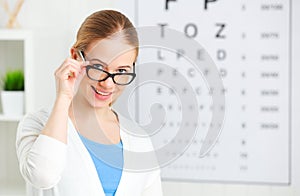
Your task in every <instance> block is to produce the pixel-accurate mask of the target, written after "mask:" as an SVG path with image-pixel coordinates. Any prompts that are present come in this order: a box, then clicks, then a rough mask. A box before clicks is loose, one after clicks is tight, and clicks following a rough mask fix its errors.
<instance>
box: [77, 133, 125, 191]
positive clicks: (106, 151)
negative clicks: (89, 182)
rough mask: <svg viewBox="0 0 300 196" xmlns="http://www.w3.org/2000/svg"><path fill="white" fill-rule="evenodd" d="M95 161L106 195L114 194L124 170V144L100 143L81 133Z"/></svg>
mask: <svg viewBox="0 0 300 196" xmlns="http://www.w3.org/2000/svg"><path fill="white" fill-rule="evenodd" d="M79 136H80V138H81V140H82V142H83V143H84V145H85V147H86V148H87V150H88V151H89V153H90V155H91V158H92V159H93V161H94V164H95V167H96V170H97V172H98V177H99V179H100V182H101V184H102V187H103V190H104V193H105V195H106V196H114V195H115V193H116V190H117V188H118V185H119V182H120V179H121V176H122V170H123V144H122V141H120V142H119V143H118V144H100V143H97V142H94V141H91V140H89V139H87V138H85V137H83V136H82V135H80V134H79Z"/></svg>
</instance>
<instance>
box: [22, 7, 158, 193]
mask: <svg viewBox="0 0 300 196" xmlns="http://www.w3.org/2000/svg"><path fill="white" fill-rule="evenodd" d="M70 52H71V56H70V57H69V58H67V59H65V61H64V62H63V63H62V65H61V66H59V67H58V68H57V70H56V72H55V79H56V100H55V103H54V106H53V108H52V109H51V110H40V111H38V112H36V113H32V114H28V115H26V116H25V117H24V119H23V120H22V121H21V122H20V124H19V127H18V133H17V142H16V144H17V156H18V159H19V162H20V170H21V173H22V175H23V177H24V179H25V180H26V182H27V183H28V186H27V187H28V191H27V192H28V195H39V196H46V195H47V196H58V195H64V196H81V195H85V196H86V195H90V196H95V195H98V196H104V195H105V196H113V195H116V196H124V195H130V196H152V195H155V196H160V195H162V190H161V179H160V170H159V169H157V170H151V171H149V170H147V171H139V172H136V171H135V172H131V171H130V170H129V169H128V168H129V167H128V164H130V163H132V162H134V163H135V164H136V162H141V163H142V162H143V161H144V160H136V159H135V160H134V161H132V160H131V158H132V157H131V156H129V155H130V153H128V152H130V151H133V149H144V148H145V149H148V150H149V149H153V146H152V144H151V141H150V139H147V141H146V142H145V138H143V142H141V138H134V137H132V136H130V135H128V132H126V131H125V130H124V129H125V128H124V127H128V126H127V125H128V124H131V123H130V122H129V121H126V120H125V119H124V120H122V118H119V117H120V116H119V115H118V113H117V112H116V111H113V110H112V109H111V104H112V103H114V101H115V100H116V99H117V98H118V97H119V96H120V95H121V93H122V92H123V90H124V88H125V87H126V85H129V84H130V83H131V82H132V81H133V80H134V78H135V76H136V73H135V61H136V59H137V55H138V36H137V32H136V30H135V29H134V27H133V25H132V24H131V22H130V21H129V20H128V18H127V17H126V16H124V15H123V14H122V13H120V12H117V11H113V10H103V11H99V12H95V13H93V14H92V15H90V16H89V17H88V18H87V19H86V20H85V21H84V22H83V24H82V25H81V27H80V29H79V31H78V34H77V41H76V43H75V44H74V45H73V47H72V48H71V50H70ZM133 129H135V128H134V127H133ZM150 159H151V158H150V157H149V160H147V161H151V160H150ZM152 161H155V157H154V158H153V160H152Z"/></svg>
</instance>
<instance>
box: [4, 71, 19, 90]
mask: <svg viewBox="0 0 300 196" xmlns="http://www.w3.org/2000/svg"><path fill="white" fill-rule="evenodd" d="M3 90H5V91H24V72H23V70H11V71H7V72H6V74H5V76H4V78H3Z"/></svg>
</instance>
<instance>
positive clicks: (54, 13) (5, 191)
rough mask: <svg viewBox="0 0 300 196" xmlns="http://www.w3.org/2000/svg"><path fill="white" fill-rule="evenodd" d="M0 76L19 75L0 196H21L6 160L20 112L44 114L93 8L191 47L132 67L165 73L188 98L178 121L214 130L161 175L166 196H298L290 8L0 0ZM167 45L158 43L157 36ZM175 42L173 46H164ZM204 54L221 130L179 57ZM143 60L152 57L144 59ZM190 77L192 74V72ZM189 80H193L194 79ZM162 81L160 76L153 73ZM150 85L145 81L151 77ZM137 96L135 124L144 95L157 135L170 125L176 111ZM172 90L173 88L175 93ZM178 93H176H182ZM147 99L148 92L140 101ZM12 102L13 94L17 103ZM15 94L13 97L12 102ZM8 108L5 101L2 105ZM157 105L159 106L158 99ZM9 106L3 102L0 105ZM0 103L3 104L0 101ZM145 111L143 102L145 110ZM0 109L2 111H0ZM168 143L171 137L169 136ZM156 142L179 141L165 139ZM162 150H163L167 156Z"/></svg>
mask: <svg viewBox="0 0 300 196" xmlns="http://www.w3.org/2000/svg"><path fill="white" fill-rule="evenodd" d="M0 3H1V4H0V77H1V79H2V82H1V83H0V84H1V91H2V92H3V91H6V90H7V89H5V86H4V82H3V78H4V77H5V75H6V74H7V72H8V71H10V70H15V69H20V70H23V71H24V86H25V88H24V89H23V90H22V89H21V91H23V92H24V93H23V95H20V96H21V100H23V102H24V106H17V102H16V101H13V105H15V107H19V108H24V110H23V111H20V113H19V114H16V113H9V112H8V113H5V112H4V110H6V108H4V107H3V105H4V98H3V96H1V99H0V101H1V103H2V104H0V105H1V106H0V195H1V196H2V195H3V196H13V195H14V196H16V195H20V196H21V195H25V183H24V182H23V180H22V178H21V176H20V174H19V171H18V163H17V161H16V155H15V133H16V127H17V124H18V121H19V120H20V119H21V118H22V116H23V114H24V113H28V112H31V111H35V110H37V109H39V108H41V107H50V106H51V105H52V103H53V101H54V99H55V81H54V71H55V69H56V68H57V67H58V66H60V64H61V63H62V62H63V60H64V59H65V58H66V57H68V56H69V55H70V48H71V47H72V45H73V43H74V42H75V38H76V32H77V30H78V28H79V27H80V25H81V23H82V22H83V20H84V19H85V18H86V17H87V16H88V15H90V14H91V13H93V12H95V11H97V10H102V9H115V10H118V11H121V12H122V13H124V14H125V15H126V16H128V18H129V19H130V20H131V21H132V22H133V23H134V25H135V26H136V27H143V26H156V27H159V28H161V30H162V31H164V29H165V28H172V29H175V30H177V31H179V32H181V33H182V35H183V36H185V37H186V38H187V39H193V40H195V41H197V42H198V43H199V48H198V49H195V48H193V49H191V48H189V47H185V46H183V45H182V46H178V47H177V46H176V47H177V48H175V50H174V51H173V52H171V53H170V52H167V51H164V50H161V49H158V48H155V47H154V48H152V51H151V52H149V51H147V50H144V49H142V51H141V56H140V57H139V62H140V63H142V62H143V61H145V59H148V60H149V59H150V60H151V61H153V62H159V63H164V64H168V65H170V64H171V65H172V66H174V69H175V70H177V71H178V72H179V73H181V74H182V76H184V77H186V78H187V81H188V82H189V86H191V87H192V88H193V90H194V91H195V96H196V97H197V101H198V102H197V103H198V105H196V106H195V105H193V106H191V107H190V109H191V110H193V109H196V110H197V111H199V118H200V119H199V120H197V121H195V122H187V123H186V124H185V126H195V127H197V129H198V130H206V131H207V130H208V128H209V127H210V126H220V129H221V128H222V132H221V135H220V137H219V138H218V139H217V140H216V144H215V146H214V148H213V149H212V150H211V151H210V152H209V153H208V154H206V156H205V157H199V154H198V152H199V151H200V148H201V145H202V144H203V138H204V135H205V131H203V133H202V134H199V135H198V136H197V138H195V140H194V141H193V143H192V144H191V145H190V147H189V149H188V150H187V151H186V152H185V153H184V154H183V155H182V156H181V157H180V158H179V159H178V160H176V161H175V162H173V163H171V164H169V165H167V166H165V167H164V168H162V179H163V184H162V185H163V191H164V195H166V196H182V195H192V196H199V195H203V196H205V195H214V196H229V195H230V196H254V195H255V196H299V195H300V153H299V149H300V132H299V129H300V121H299V120H298V117H297V116H299V115H300V110H299V107H300V102H299V101H298V100H300V92H299V91H298V88H297V84H299V82H300V79H299V77H298V74H300V67H299V66H298V64H299V62H300V55H299V51H300V36H299V35H300V23H299V22H298V21H297V19H298V18H300V13H299V11H298V10H299V9H300V2H299V1H296V0H277V1H267V0H253V1H246V0H236V1H233V0H228V1H222V0H186V1H180V0H152V1H138V0H126V1H120V0H101V1H91V0H90V1H87V0H86V1H83V0H81V1H78V0H72V1H71V0H52V1H48V2H47V1H38V0H25V1H22V0H0ZM165 39H168V35H167V34H166V35H165ZM171 41H175V42H176V40H171ZM202 50H205V51H206V52H207V53H208V54H209V56H210V58H211V59H212V61H213V62H214V64H213V66H216V67H217V69H218V70H219V73H218V74H220V78H221V79H222V81H223V84H224V89H223V94H224V96H225V99H226V104H225V105H224V107H220V108H218V110H224V108H226V109H225V110H226V112H225V121H224V122H223V124H219V125H216V124H215V125H211V124H210V123H209V122H210V115H211V112H212V110H213V109H212V108H213V103H211V100H210V97H211V95H212V94H213V93H214V92H213V89H211V88H209V87H207V84H206V83H205V78H206V77H208V75H209V73H210V72H211V70H210V69H209V67H208V69H207V70H205V71H204V73H198V72H197V70H196V69H195V65H193V64H192V63H191V62H188V61H186V60H185V59H184V58H181V56H184V55H185V54H187V53H189V55H192V56H193V55H194V56H195V58H196V59H201V58H202V55H201V54H202V53H201V51H202ZM151 55H152V56H151ZM195 70H196V71H195ZM194 72H195V73H194ZM161 73H162V74H164V72H163V69H162V70H158V71H157V76H159V74H161ZM154 77H155V76H154ZM149 89H151V90H153V93H151V91H145V90H144V91H143V89H141V90H140V92H143V93H140V94H139V95H138V97H137V99H139V102H138V104H136V108H135V110H134V111H135V112H136V113H135V115H138V117H137V118H138V119H139V120H141V121H143V119H146V118H147V117H146V116H147V115H146V113H145V112H144V111H148V110H149V109H150V108H149V107H142V105H143V106H145V105H146V106H147V105H149V104H151V103H152V102H153V100H151V96H150V95H153V96H152V97H154V98H153V99H155V97H156V98H157V100H156V101H159V100H160V101H161V102H160V104H161V105H162V106H163V107H164V108H165V110H166V114H168V112H169V114H170V115H167V116H168V118H169V119H167V122H166V125H165V126H164V129H165V130H170V131H172V130H174V129H175V127H176V126H177V124H178V118H177V116H176V115H174V114H177V112H180V111H181V110H180V109H177V108H178V107H177V106H178V103H176V100H175V99H171V98H170V97H171V96H170V94H168V92H167V91H168V89H163V88H161V87H159V86H151V87H149ZM177 90H178V89H177ZM179 90H182V91H180V92H177V93H184V92H185V90H186V89H185V88H184V87H183V88H182V89H179ZM147 92H148V93H149V94H147ZM17 96H19V95H13V97H17ZM22 96H23V97H22ZM9 100H11V99H9ZM162 100H163V101H162ZM8 102H9V101H8ZM8 102H5V103H8ZM147 103H148V104H147ZM5 105H6V104H5ZM171 135H172V134H171ZM164 137H165V138H161V142H163V143H167V142H173V143H175V144H176V143H178V144H180V143H182V142H185V141H181V140H169V139H170V138H168V135H165V136H164ZM170 154H172V152H167V153H166V156H169V155H170Z"/></svg>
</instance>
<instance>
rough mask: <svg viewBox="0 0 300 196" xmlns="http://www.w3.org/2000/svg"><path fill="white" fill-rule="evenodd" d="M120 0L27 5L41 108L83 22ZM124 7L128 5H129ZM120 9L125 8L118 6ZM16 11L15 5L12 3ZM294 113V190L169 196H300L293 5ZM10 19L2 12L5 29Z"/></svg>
mask: <svg viewBox="0 0 300 196" xmlns="http://www.w3.org/2000/svg"><path fill="white" fill-rule="evenodd" d="M115 2H118V1H116V0H101V1H100V0H98V1H96V0H94V1H82V0H81V1H80V0H63V1H62V0H51V1H39V0H26V1H25V4H24V6H23V7H22V10H21V12H20V15H19V16H18V21H19V23H20V24H21V25H22V27H23V28H26V29H31V30H32V31H33V35H34V67H35V68H34V71H33V73H32V75H31V77H33V78H34V81H35V85H34V86H33V90H34V92H35V93H34V94H33V95H32V96H31V98H33V99H34V100H35V108H36V109H37V108H39V107H42V106H45V105H46V106H48V105H51V104H52V102H53V100H54V98H55V84H54V77H52V76H53V73H54V70H55V69H56V68H57V67H58V66H59V65H60V64H61V63H62V61H63V60H64V59H65V58H66V57H67V56H68V55H69V48H70V47H71V46H72V44H73V42H74V40H75V36H76V30H77V29H78V27H79V25H80V23H81V22H82V21H83V19H84V18H85V17H86V16H87V15H89V14H90V13H92V12H93V11H95V10H99V9H104V8H113V7H114V3H115ZM123 2H124V5H125V4H126V3H125V1H123ZM118 3H120V2H118ZM10 5H11V6H13V5H14V1H10ZM122 7H123V9H122V10H123V11H124V12H125V14H127V15H129V16H130V18H131V17H132V16H133V10H132V6H130V5H128V7H127V8H125V7H124V6H122ZM292 8H293V69H292V71H293V72H292V75H293V92H292V94H293V97H292V100H293V106H292V109H293V112H292V114H293V115H292V116H293V119H292V128H293V132H292V142H293V143H292V149H293V150H292V184H291V186H268V185H251V184H250V185H248V184H213V183H188V182H163V189H164V193H165V195H166V196H181V195H191V196H192V195H197V196H198V195H214V196H218V195H220V196H227V195H228V196H229V195H230V196H252V195H253V196H254V195H255V196H260V195H263V196H283V195H284V196H286V195H289V196H292V195H293V196H296V195H297V196H299V195H300V153H299V151H298V149H300V132H299V131H298V130H299V129H300V121H299V120H298V116H300V102H299V101H298V100H300V92H299V90H298V89H297V88H298V86H297V84H299V83H300V77H299V75H300V66H297V64H299V63H300V55H299V51H300V36H298V35H300V23H299V22H298V21H297V19H299V18H300V13H299V12H298V10H299V9H300V1H298V0H293V5H292ZM6 19H7V17H6V16H5V14H4V13H3V10H2V9H1V11H0V26H4V24H5V21H6Z"/></svg>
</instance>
